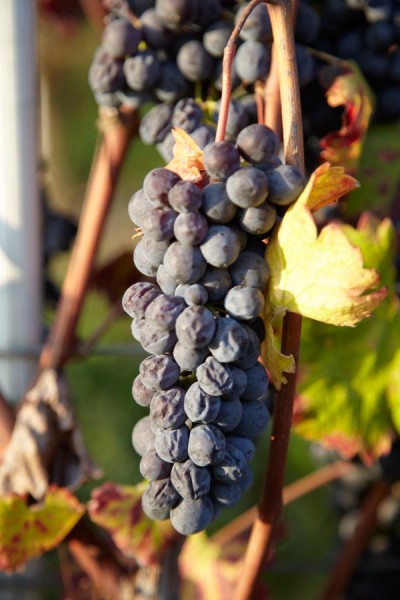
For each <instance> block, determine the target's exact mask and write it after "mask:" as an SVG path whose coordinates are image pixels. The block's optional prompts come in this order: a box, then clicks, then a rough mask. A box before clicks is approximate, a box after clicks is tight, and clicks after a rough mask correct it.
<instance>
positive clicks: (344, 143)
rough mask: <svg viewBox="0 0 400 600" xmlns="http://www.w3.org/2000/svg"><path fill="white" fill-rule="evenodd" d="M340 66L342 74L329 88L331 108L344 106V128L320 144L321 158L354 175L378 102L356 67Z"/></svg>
mask: <svg viewBox="0 0 400 600" xmlns="http://www.w3.org/2000/svg"><path fill="white" fill-rule="evenodd" d="M332 60H334V59H332ZM337 64H338V65H339V66H340V69H341V71H342V72H341V74H340V75H339V76H338V77H336V78H335V79H334V81H333V82H332V84H331V85H330V87H329V88H328V90H327V92H326V99H327V102H328V104H329V105H330V106H333V107H337V106H344V114H343V117H342V126H341V128H340V129H339V131H333V132H332V133H328V134H327V135H326V136H325V137H323V138H322V139H321V140H320V145H321V148H322V151H321V158H322V159H323V160H326V161H328V162H330V163H331V164H334V165H341V166H343V167H345V169H346V171H347V172H348V173H354V172H355V170H356V169H357V167H358V163H359V160H360V157H361V152H362V150H363V146H364V140H365V136H366V134H367V131H368V126H369V122H370V119H371V114H372V109H373V105H374V100H373V97H372V93H371V90H370V88H369V86H368V84H367V82H366V80H365V79H364V77H363V76H362V74H361V71H360V70H359V69H358V67H357V65H356V64H355V63H353V62H350V61H342V60H337Z"/></svg>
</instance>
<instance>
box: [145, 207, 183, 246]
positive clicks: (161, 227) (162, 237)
mask: <svg viewBox="0 0 400 600" xmlns="http://www.w3.org/2000/svg"><path fill="white" fill-rule="evenodd" d="M176 217H177V214H176V212H175V211H174V210H173V209H172V208H168V207H167V206H163V207H161V208H158V207H152V208H151V209H150V210H148V211H147V212H146V213H145V214H144V215H143V219H142V224H141V228H142V230H143V233H144V235H145V236H146V237H148V238H150V239H152V240H155V241H156V242H163V241H166V240H170V239H171V238H173V237H174V223H175V220H176Z"/></svg>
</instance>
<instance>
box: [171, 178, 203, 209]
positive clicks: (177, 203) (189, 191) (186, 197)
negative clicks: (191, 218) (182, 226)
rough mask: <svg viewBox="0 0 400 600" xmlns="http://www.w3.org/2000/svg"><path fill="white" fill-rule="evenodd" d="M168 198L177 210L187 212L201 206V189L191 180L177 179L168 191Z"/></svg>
mask: <svg viewBox="0 0 400 600" xmlns="http://www.w3.org/2000/svg"><path fill="white" fill-rule="evenodd" d="M168 200H169V203H170V205H171V206H172V208H173V209H174V210H176V211H177V212H179V213H189V212H192V211H194V210H198V209H199V208H200V207H201V203H202V191H201V189H200V188H199V187H197V185H196V184H195V183H193V182H192V181H185V180H183V181H179V182H178V183H177V184H176V185H174V187H173V188H172V189H171V190H170V191H169V193H168Z"/></svg>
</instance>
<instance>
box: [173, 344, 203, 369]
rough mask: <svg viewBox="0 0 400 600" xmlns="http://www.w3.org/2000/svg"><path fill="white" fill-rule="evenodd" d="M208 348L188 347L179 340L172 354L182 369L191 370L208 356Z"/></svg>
mask: <svg viewBox="0 0 400 600" xmlns="http://www.w3.org/2000/svg"><path fill="white" fill-rule="evenodd" d="M208 354H209V352H208V348H207V347H205V348H193V347H190V348H188V347H187V346H185V345H184V344H182V343H181V342H179V341H178V342H176V344H175V346H174V350H173V356H174V359H175V360H176V362H177V363H178V365H179V366H180V368H181V370H182V371H193V370H194V369H197V367H198V366H199V365H201V364H202V363H203V362H204V360H205V359H206V357H207V356H208Z"/></svg>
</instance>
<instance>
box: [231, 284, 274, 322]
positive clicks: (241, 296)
mask: <svg viewBox="0 0 400 600" xmlns="http://www.w3.org/2000/svg"><path fill="white" fill-rule="evenodd" d="M264 304H265V299H264V296H263V294H262V292H260V290H259V289H257V288H253V287H244V286H242V285H235V286H234V287H233V288H231V289H230V290H229V292H228V293H227V295H226V296H225V301H224V306H225V308H226V310H227V311H228V313H229V314H230V315H231V316H232V317H235V318H236V319H244V320H250V319H254V317H256V316H257V315H259V314H260V312H261V311H262V310H263V308H264Z"/></svg>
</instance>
